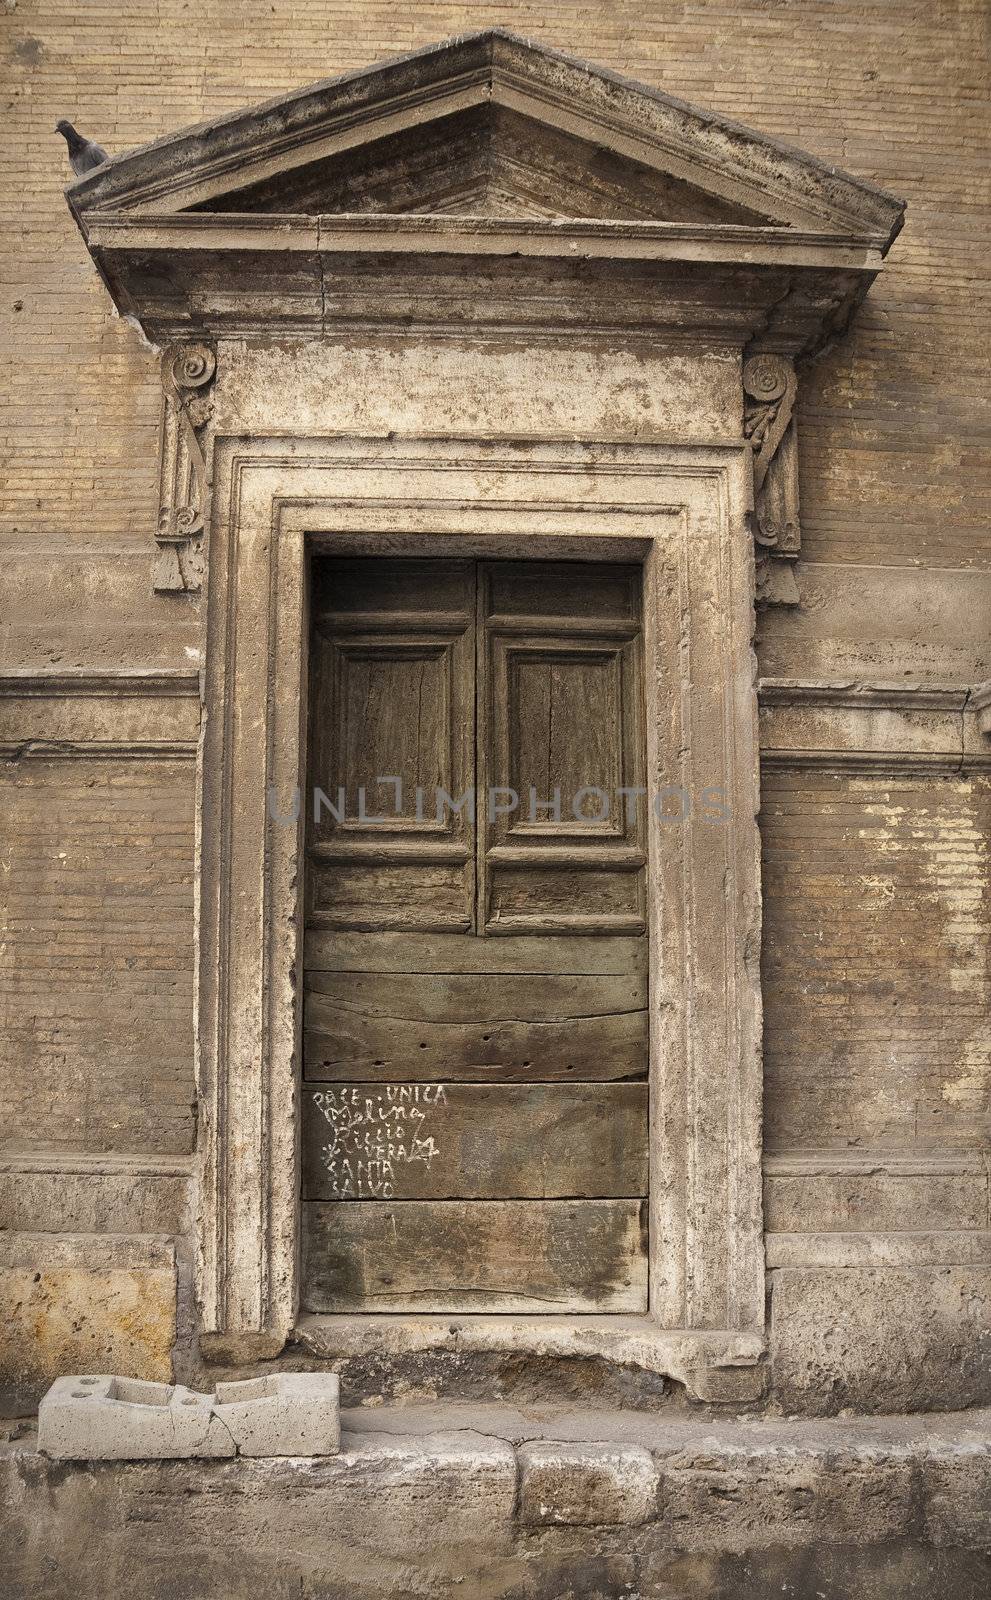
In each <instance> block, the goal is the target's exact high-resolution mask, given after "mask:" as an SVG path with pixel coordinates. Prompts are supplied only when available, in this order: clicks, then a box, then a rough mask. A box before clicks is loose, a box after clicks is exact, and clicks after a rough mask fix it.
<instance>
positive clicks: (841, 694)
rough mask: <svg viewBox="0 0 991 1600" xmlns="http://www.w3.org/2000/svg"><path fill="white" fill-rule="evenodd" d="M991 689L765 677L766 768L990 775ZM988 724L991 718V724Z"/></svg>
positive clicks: (900, 774)
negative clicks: (987, 711) (990, 714)
mask: <svg viewBox="0 0 991 1600" xmlns="http://www.w3.org/2000/svg"><path fill="white" fill-rule="evenodd" d="M982 695H983V696H984V700H986V701H987V703H988V706H989V708H991V691H989V690H988V688H987V686H983V685H982V686H979V687H978V688H976V689H975V688H972V687H971V686H970V685H968V684H956V683H943V684H940V683H933V684H925V683H909V684H906V683H886V682H864V681H861V680H845V681H832V682H831V681H828V680H822V679H809V680H803V679H791V678H763V679H761V680H760V683H759V685H758V699H759V705H760V730H761V732H760V744H761V765H762V768H763V770H764V771H765V772H767V771H775V770H778V769H803V768H806V769H813V770H829V771H838V772H855V773H861V774H864V775H868V776H869V775H875V776H878V777H885V776H891V777H909V776H920V777H930V776H939V775H958V776H963V775H967V774H969V773H972V772H987V771H991V743H989V740H988V738H987V736H986V735H985V733H984V731H983V727H982V716H983V712H982V707H983V705H984V700H982V698H981V697H982ZM989 726H991V719H989Z"/></svg>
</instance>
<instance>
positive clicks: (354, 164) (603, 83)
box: [69, 30, 903, 249]
mask: <svg viewBox="0 0 991 1600" xmlns="http://www.w3.org/2000/svg"><path fill="white" fill-rule="evenodd" d="M69 197H70V203H71V204H72V206H73V209H74V211H75V212H76V215H77V217H78V218H79V219H80V222H81V223H84V222H85V219H86V218H88V217H89V218H92V217H95V216H96V215H104V216H105V215H107V214H109V213H112V214H116V215H121V214H130V215H131V216H132V217H135V218H137V217H141V216H158V217H161V216H163V215H173V216H175V215H178V214H184V213H185V214H188V213H199V214H202V213H204V212H206V213H214V214H216V213H223V214H224V215H228V216H229V215H231V214H240V215H244V216H254V217H261V216H264V215H269V216H271V215H281V216H333V215H349V216H352V215H355V214H358V215H361V214H365V215H368V214H380V215H405V216H410V215H419V214H424V215H432V216H438V215H441V216H449V217H472V216H477V217H484V218H506V219H520V220H540V219H544V220H547V219H551V220H557V219H586V220H590V221H608V220H614V221H622V222H630V223H678V224H683V225H684V224H688V225H696V226H699V227H702V228H705V227H707V226H711V225H717V226H722V227H725V226H726V225H730V226H732V225H739V226H745V227H750V228H753V227H765V228H766V227H772V228H781V227H787V228H798V229H806V230H815V231H817V232H819V233H828V234H834V235H836V236H840V235H842V236H845V237H851V236H856V237H860V238H865V239H866V238H870V239H871V240H872V241H873V242H874V243H875V245H879V246H880V248H882V249H883V248H886V246H887V244H888V243H890V240H891V238H892V237H893V236H894V233H895V232H897V228H898V226H899V224H900V219H901V214H902V210H903V207H902V205H901V202H899V201H897V200H895V199H893V198H892V197H891V196H890V195H887V194H885V193H884V192H883V191H882V190H879V189H875V188H874V187H872V186H871V185H869V184H865V183H862V182H861V181H860V180H858V179H855V178H852V177H849V176H848V175H847V174H845V173H841V172H839V171H838V170H836V169H834V168H829V167H826V166H824V165H823V164H822V163H820V162H818V161H816V160H815V159H814V158H812V157H810V156H806V155H803V154H802V153H801V152H799V151H796V150H791V149H789V148H788V147H786V146H784V145H781V144H778V143H776V142H775V141H773V140H770V139H767V138H765V137H763V136H762V135H760V134H757V133H753V132H751V131H749V130H747V129H744V128H740V127H738V126H737V125H735V124H733V123H730V122H728V121H726V120H725V119H720V118H718V117H713V116H712V115H711V114H709V113H707V112H703V111H699V110H696V109H694V108H693V107H690V106H687V105H684V104H683V103H682V102H680V101H677V100H674V99H672V98H670V97H669V96H666V95H664V94H661V93H659V92H658V91H656V90H653V89H648V88H645V87H642V86H640V85H637V84H633V83H630V82H628V81H626V80H624V79H622V78H619V77H617V76H615V75H614V74H612V73H609V72H605V71H602V70H600V69H597V68H593V67H590V66H588V65H587V64H585V63H583V62H580V61H575V60H572V59H571V58H569V57H566V56H562V55H560V54H558V53H557V52H555V51H550V50H546V49H543V48H541V47H538V46H535V45H532V44H529V43H527V42H526V41H524V40H522V39H518V38H516V37H515V36H513V35H511V34H507V33H503V32H500V31H495V30H490V31H487V32H485V33H479V34H475V35H471V36H469V37H466V38H461V39H455V40H451V41H449V42H447V43H445V44H441V45H437V46H434V47H431V48H430V49H427V50H423V51H419V52H416V53H415V54H412V55H409V56H405V57H401V58H399V59H397V60H394V61H391V62H387V63H385V64H384V65H382V66H379V67H375V68H371V69H368V70H365V71H362V72H357V73H350V74H347V75H345V76H343V77H340V78H336V79H331V80H328V81H327V82H326V83H322V84H316V85H313V86H311V87H309V88H306V89H302V90H299V91H297V92H296V93H294V94H291V95H288V96H286V97H284V98H283V99H281V100H278V101H272V102H269V103H268V104H266V105H262V106H259V107H257V108H254V109H250V110H247V111H244V112H241V113H238V114H237V115H235V116H233V117H225V118H222V119H219V120H217V121H215V122H211V123H207V124H203V125H202V126H200V127H197V128H191V129H189V130H187V131H185V132H183V133H180V134H177V135H174V136H170V137H168V138H165V139H161V140H158V141H156V142H155V143H154V144H150V145H147V146H145V147H143V148H142V149H140V150H136V151H132V152H129V153H128V154H126V155H122V156H119V157H116V158H115V159H113V160H111V161H110V162H108V163H107V164H105V165H104V166H103V167H100V168H98V169H97V170H96V171H94V172H93V173H91V174H89V175H87V176H86V177H85V178H83V179H81V180H80V181H79V182H77V183H76V184H74V185H73V186H72V188H71V189H70V191H69Z"/></svg>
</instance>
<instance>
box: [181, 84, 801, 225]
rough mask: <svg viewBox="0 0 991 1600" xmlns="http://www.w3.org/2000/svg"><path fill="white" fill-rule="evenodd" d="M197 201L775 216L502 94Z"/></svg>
mask: <svg viewBox="0 0 991 1600" xmlns="http://www.w3.org/2000/svg"><path fill="white" fill-rule="evenodd" d="M192 209H195V210H200V211H212V212H229V211H231V210H232V209H236V210H237V211H238V212H241V213H248V214H255V215H257V214H259V213H262V214H263V213H266V212H268V213H273V212H274V213H280V214H285V213H286V212H288V213H290V214H293V215H303V216H334V215H341V214H345V215H354V214H362V213H379V214H391V215H430V216H438V215H440V216H461V217H503V218H519V219H524V218H528V219H539V218H544V219H551V218H571V217H584V218H589V219H594V220H608V219H614V220H617V221H624V222H699V223H706V222H722V223H740V224H744V225H751V226H753V225H756V226H760V225H762V224H763V225H765V226H766V225H768V224H770V223H772V222H773V220H774V219H772V218H771V217H769V216H767V215H765V214H761V213H758V212H755V211H749V210H747V209H746V208H745V207H743V206H741V205H739V204H733V203H731V202H730V201H727V200H725V199H723V198H722V197H720V196H718V195H715V194H709V193H706V191H705V190H704V189H701V188H699V187H698V186H697V185H693V184H692V183H689V182H686V181H685V179H683V178H676V177H674V176H672V175H671V174H670V173H667V172H665V171H663V170H662V169H660V168H658V167H655V166H651V165H647V164H646V163H644V162H642V161H635V160H631V159H630V158H629V157H627V156H624V155H621V154H619V153H618V152H616V151H613V150H609V149H606V148H604V147H603V146H602V145H596V144H594V143H592V142H591V141H590V140H588V139H585V138H581V137H579V136H577V135H576V134H575V133H573V132H562V131H561V130H560V129H558V128H555V127H552V126H548V124H547V123H545V122H542V121H540V120H539V119H538V118H537V117H535V116H532V115H530V116H527V115H524V114H523V113H521V112H520V111H516V110H510V109H509V108H507V107H505V106H500V105H496V104H494V103H493V102H492V101H491V100H488V101H486V102H485V103H484V104H482V105H480V106H476V107H472V108H470V109H469V110H466V111H460V112H456V113H454V114H453V115H452V116H444V117H438V118H436V119H435V120H433V121H432V122H429V123H426V124H423V125H421V126H419V127H417V128H415V129H414V130H412V131H409V130H403V131H402V132H398V133H393V134H391V135H387V136H385V137H384V138H381V139H371V140H369V141H368V142H367V143H363V144H359V145H356V146H354V147H353V148H352V149H349V150H347V151H344V152H342V153H341V154H340V155H336V156H328V157H323V158H322V159H319V160H317V161H312V162H303V163H302V164H301V165H299V166H293V167H291V168H290V169H288V170H286V171H283V172H280V173H278V174H276V175H275V176H273V177H270V178H263V179H261V180H260V181H259V182H256V183H253V184H247V185H245V186H244V187H243V188H240V189H238V190H236V191H233V192H232V191H229V190H228V191H226V192H225V193H223V194H221V195H218V196H215V197H214V198H212V199H210V200H207V201H204V202H202V203H201V204H200V205H197V206H196V207H194V208H192Z"/></svg>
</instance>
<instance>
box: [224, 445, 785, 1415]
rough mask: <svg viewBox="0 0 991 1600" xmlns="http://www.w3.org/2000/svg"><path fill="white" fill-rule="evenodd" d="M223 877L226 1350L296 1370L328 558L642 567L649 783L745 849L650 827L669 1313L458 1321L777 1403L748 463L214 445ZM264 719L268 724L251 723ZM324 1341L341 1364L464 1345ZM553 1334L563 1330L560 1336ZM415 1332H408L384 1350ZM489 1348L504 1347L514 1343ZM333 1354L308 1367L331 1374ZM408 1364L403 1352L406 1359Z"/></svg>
mask: <svg viewBox="0 0 991 1600" xmlns="http://www.w3.org/2000/svg"><path fill="white" fill-rule="evenodd" d="M215 459H216V473H215V477H216V504H215V512H214V531H213V540H212V548H211V556H210V573H209V617H208V655H207V659H208V667H207V682H206V730H205V736H204V751H203V768H202V820H201V829H200V838H201V847H200V862H199V874H198V877H199V885H200V889H199V919H198V920H199V929H200V957H199V998H198V1051H199V1071H200V1082H199V1093H200V1105H201V1127H202V1131H203V1142H202V1167H201V1189H200V1294H201V1299H202V1326H203V1330H204V1349H205V1350H206V1351H207V1352H209V1353H213V1354H216V1355H218V1356H230V1355H231V1354H234V1353H236V1354H237V1355H239V1356H241V1357H242V1358H243V1357H246V1356H250V1355H259V1354H263V1353H268V1354H273V1353H275V1352H276V1351H278V1350H279V1349H280V1348H281V1347H282V1345H283V1343H284V1341H285V1339H286V1338H287V1337H288V1336H289V1334H290V1332H291V1331H292V1330H293V1328H294V1327H295V1326H296V1318H297V1305H298V1288H297V1278H298V1254H297V1252H298V1208H299V1184H298V1170H297V1150H298V1137H299V1134H298V1099H299V1096H298V1059H299V1055H298V1043H299V1033H300V1020H301V1019H300V1005H299V996H300V995H301V992H302V984H301V981H300V973H299V960H300V950H301V915H302V910H301V905H302V902H301V895H300V882H299V870H298V864H299V860H300V859H301V855H300V840H299V838H298V836H297V835H298V825H297V826H296V827H286V826H284V825H283V824H280V823H278V822H277V821H276V820H275V819H274V816H273V814H272V811H271V810H270V809H269V807H268V804H267V797H268V796H269V794H271V795H273V796H274V797H275V799H276V802H277V804H276V806H275V807H274V808H272V809H273V810H274V811H275V812H278V813H280V814H282V815H283V816H284V815H285V814H286V805H285V802H286V797H287V796H288V797H291V795H292V792H293V790H294V789H295V788H296V787H297V785H301V784H302V781H303V778H302V774H303V762H304V750H303V737H302V728H303V727H304V725H305V722H304V711H305V670H306V659H305V648H304V642H305V639H306V636H307V629H306V582H307V556H308V552H309V551H310V550H311V549H314V548H318V549H321V550H327V549H329V550H336V551H352V552H353V551H371V552H379V553H381V554H383V555H386V556H387V555H388V554H390V553H392V552H395V551H397V550H402V551H405V552H408V551H410V550H416V551H417V552H422V553H429V552H437V551H440V550H443V551H444V552H449V553H451V554H484V555H496V556H506V555H510V556H511V555H517V554H521V553H525V554H527V555H530V556H540V555H543V556H545V557H546V556H564V557H568V556H575V555H578V554H580V555H581V556H582V557H583V558H585V559H588V558H591V559H631V558H632V559H641V560H643V561H644V563H645V617H644V626H645V648H646V656H647V663H646V671H645V687H646V693H647V702H648V705H647V725H648V766H649V773H650V776H649V778H648V782H649V783H651V785H652V786H653V787H655V788H657V789H661V788H663V787H664V786H665V785H668V784H677V785H681V786H682V788H683V789H684V790H685V791H686V792H687V793H688V794H689V795H691V794H697V793H700V792H701V790H702V788H703V787H705V786H708V785H716V786H718V787H722V788H723V789H724V790H725V792H726V795H727V799H728V802H729V809H730V813H731V814H730V817H729V820H728V821H727V822H725V823H723V824H721V825H718V826H716V825H703V824H702V823H701V822H699V821H695V820H692V819H691V818H689V820H688V821H687V822H686V823H685V825H684V826H678V827H676V828H672V827H670V826H666V825H665V824H663V823H662V822H661V821H660V820H658V819H656V818H655V820H654V821H653V823H652V834H651V838H650V840H649V849H648V883H649V885H650V891H651V892H649V894H648V900H649V905H650V908H651V909H650V938H651V980H650V981H651V1051H650V1053H651V1063H652V1067H651V1070H652V1075H653V1076H652V1094H651V1105H652V1110H651V1135H650V1138H651V1180H650V1256H649V1260H650V1311H649V1314H648V1316H647V1317H645V1318H619V1319H616V1318H609V1317H591V1318H552V1319H549V1320H548V1319H544V1318H539V1317H538V1318H509V1317H497V1318H494V1319H491V1318H484V1317H483V1318H473V1317H459V1318H458V1319H457V1322H458V1326H459V1328H460V1329H461V1333H460V1334H459V1337H460V1338H461V1339H463V1340H464V1341H466V1347H469V1348H482V1347H499V1348H501V1347H503V1345H504V1343H505V1341H506V1340H507V1339H510V1340H512V1341H515V1345H516V1347H518V1348H520V1349H522V1350H525V1349H532V1348H535V1347H541V1348H542V1347H543V1344H545V1343H546V1341H547V1340H548V1339H551V1340H552V1341H555V1342H556V1344H557V1345H558V1346H559V1347H560V1348H562V1349H565V1350H567V1351H569V1352H570V1353H572V1354H580V1353H593V1352H597V1353H602V1351H603V1350H604V1349H605V1348H608V1350H609V1352H610V1353H611V1354H612V1356H613V1357H614V1359H616V1360H618V1361H621V1362H622V1361H627V1360H629V1361H632V1362H635V1363H636V1364H638V1365H643V1366H647V1367H651V1368H653V1369H654V1370H657V1371H669V1372H673V1373H674V1375H675V1376H678V1377H680V1378H682V1379H683V1381H685V1382H688V1383H689V1384H690V1385H691V1386H692V1387H693V1389H694V1390H695V1391H696V1392H697V1393H699V1394H705V1395H708V1396H711V1397H712V1398H720V1397H729V1396H730V1395H731V1394H738V1393H740V1392H753V1391H754V1390H755V1387H756V1388H759V1386H760V1381H761V1379H760V1370H759V1361H760V1356H761V1353H762V1350H763V1326H764V1269H763V1242H762V1228H761V1201H760V1171H761V1159H760V1102H761V1066H760V989H759V978H758V972H757V955H758V950H759V943H760V932H759V929H760V911H759V906H760V889H759V867H758V837H757V829H756V824H755V820H754V819H755V814H756V811H757V804H758V780H757V746H756V699H755V692H754V680H753V658H752V653H751V630H752V624H753V563H752V556H751V554H750V550H749V549H748V542H747V539H746V537H745V527H746V517H747V510H748V493H749V491H748V481H747V476H748V475H747V465H746V459H745V454H744V450H743V448H742V447H739V446H738V447H735V448H734V447H727V448H722V449H719V448H712V447H709V448H705V447H700V448H697V449H684V450H676V449H673V448H667V449H665V448H659V447H652V446H637V445H628V446H623V445H604V444H585V445H579V444H574V445H567V444H562V443H560V442H554V443H552V442H547V443H541V442H540V441H535V440H532V439H528V440H525V441H520V442H519V443H518V444H513V443H510V442H500V443H499V444H486V443H485V442H484V441H478V440H464V439H462V440H456V439H450V438H447V439H435V440H417V439H406V440H396V439H394V440H391V441H383V440H367V439H360V438H337V439H300V440H295V441H287V440H278V439H272V440H264V439H256V440H252V441H248V442H246V441H243V440H229V439H220V440H218V442H217V445H216V456H215ZM245 708H251V709H250V713H249V714H248V715H244V711H245ZM352 1321H353V1319H348V1318H344V1319H335V1318H321V1319H318V1320H317V1323H316V1324H314V1322H313V1319H306V1323H305V1325H304V1326H301V1327H300V1328H298V1329H297V1334H298V1336H299V1337H301V1338H304V1339H308V1340H310V1341H311V1343H312V1342H313V1341H316V1342H317V1343H319V1344H320V1346H321V1348H322V1349H323V1350H324V1351H326V1350H327V1349H328V1348H329V1347H330V1346H331V1345H332V1344H333V1343H334V1341H335V1340H338V1341H343V1344H345V1345H346V1344H347V1342H348V1341H349V1340H350V1339H352V1338H353V1337H354V1336H355V1334H354V1327H360V1329H361V1330H362V1337H363V1339H364V1348H365V1349H366V1350H369V1349H374V1348H376V1347H378V1343H380V1342H381V1341H382V1340H384V1341H385V1344H386V1345H388V1343H389V1341H390V1340H392V1339H394V1338H395V1337H396V1332H395V1330H396V1326H397V1325H398V1324H399V1323H400V1322H401V1323H403V1325H404V1326H405V1324H406V1323H409V1324H410V1325H413V1324H415V1325H416V1329H418V1331H415V1332H413V1333H412V1334H411V1335H410V1336H411V1337H413V1338H414V1339H418V1340H420V1341H424V1340H425V1341H426V1342H427V1343H428V1344H432V1345H434V1346H440V1347H445V1348H449V1347H450V1342H451V1339H452V1334H451V1318H450V1317H447V1318H433V1319H431V1318H423V1317H416V1318H409V1319H406V1318H403V1319H399V1318H395V1317H393V1318H360V1319H357V1322H356V1323H355V1324H354V1327H353V1326H352ZM552 1324H553V1326H552ZM390 1330H391V1331H390ZM493 1341H494V1344H493ZM315 1347H316V1345H315V1344H314V1348H315ZM383 1348H384V1346H383Z"/></svg>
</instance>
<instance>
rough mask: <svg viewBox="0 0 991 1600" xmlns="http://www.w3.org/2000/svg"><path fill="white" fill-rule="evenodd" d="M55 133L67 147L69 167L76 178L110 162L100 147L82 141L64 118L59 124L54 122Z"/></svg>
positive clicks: (90, 140) (89, 141) (85, 140)
mask: <svg viewBox="0 0 991 1600" xmlns="http://www.w3.org/2000/svg"><path fill="white" fill-rule="evenodd" d="M55 132H56V133H60V134H61V135H62V137H63V139H64V140H65V142H66V144H67V145H68V146H69V165H70V167H71V168H72V170H73V172H74V173H75V175H76V177H77V178H81V177H82V175H83V173H84V172H92V170H93V168H94V167H102V165H103V163H104V162H105V161H109V160H110V157H109V156H108V155H107V152H106V151H105V150H104V149H102V148H101V146H100V145H98V144H94V143H93V141H92V139H84V138H83V136H82V134H81V133H77V132H76V130H75V128H74V127H73V126H72V123H71V122H66V120H65V118H64V117H63V119H62V121H61V122H56V124H55Z"/></svg>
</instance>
